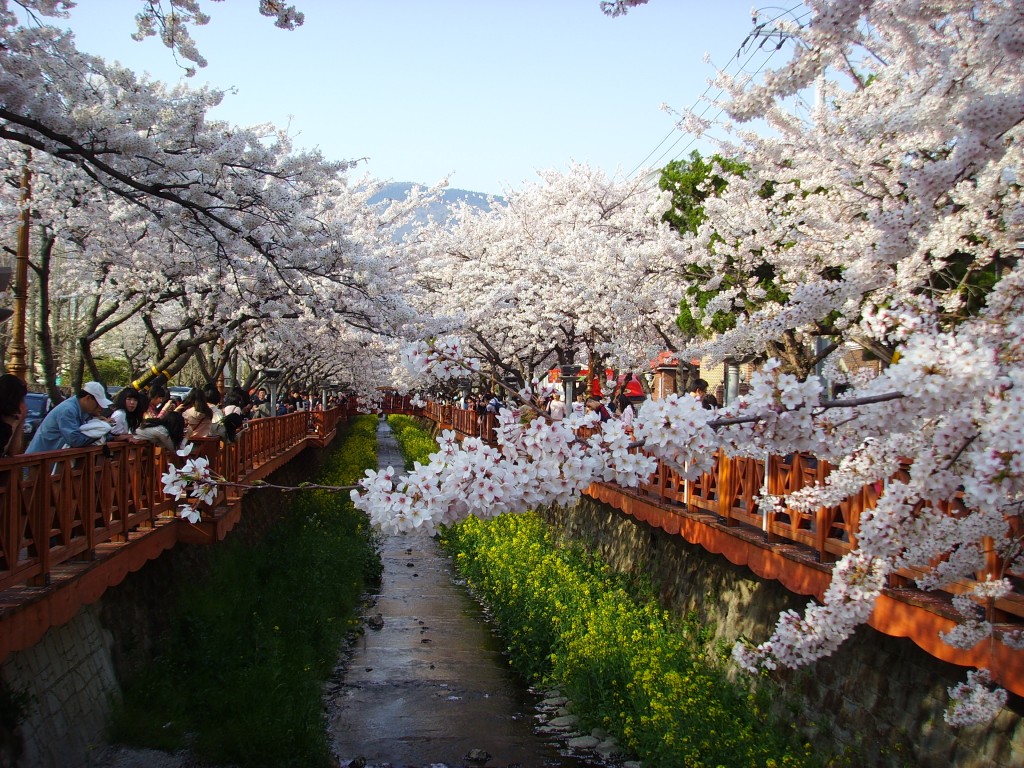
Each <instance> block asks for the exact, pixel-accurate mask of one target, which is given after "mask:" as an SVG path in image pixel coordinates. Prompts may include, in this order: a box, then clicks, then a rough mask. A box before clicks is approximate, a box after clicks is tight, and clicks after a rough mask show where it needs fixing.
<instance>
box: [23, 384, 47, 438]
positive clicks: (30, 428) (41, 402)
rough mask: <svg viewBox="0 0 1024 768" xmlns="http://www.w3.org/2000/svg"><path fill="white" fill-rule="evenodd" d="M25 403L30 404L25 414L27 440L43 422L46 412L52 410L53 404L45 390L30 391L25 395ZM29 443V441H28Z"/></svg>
mask: <svg viewBox="0 0 1024 768" xmlns="http://www.w3.org/2000/svg"><path fill="white" fill-rule="evenodd" d="M25 405H26V406H28V415H26V416H25V426H24V430H25V440H26V441H27V440H31V439H32V436H33V435H35V433H36V430H37V429H39V425H40V424H42V423H43V419H45V418H46V414H48V413H49V412H50V408H52V407H53V404H52V403H51V402H50V398H49V396H48V395H46V394H45V393H43V392H29V393H28V394H27V395H25ZM26 444H27V443H26Z"/></svg>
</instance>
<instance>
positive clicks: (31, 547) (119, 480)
mask: <svg viewBox="0 0 1024 768" xmlns="http://www.w3.org/2000/svg"><path fill="white" fill-rule="evenodd" d="M347 418H348V413H347V412H345V411H342V410H341V409H334V410H331V411H327V412H312V413H306V412H297V413H291V414H288V415H286V416H278V417H275V418H266V419H256V420H253V421H249V422H247V424H246V428H245V429H244V430H243V431H242V432H241V433H240V435H239V438H238V440H237V441H236V442H235V443H233V444H228V443H222V442H220V441H219V440H217V439H214V438H201V439H197V440H195V441H194V445H195V447H194V450H193V455H198V456H205V457H207V458H208V459H209V460H210V467H211V469H212V470H213V472H215V473H216V474H218V475H220V476H222V477H224V478H225V479H227V480H228V481H230V482H233V483H245V482H247V481H250V480H252V479H255V478H256V477H257V476H262V474H265V472H261V470H263V469H264V468H266V467H268V466H270V465H271V464H273V463H274V461H275V460H276V459H278V458H279V457H281V456H284V455H287V454H288V453H289V452H290V451H292V450H295V449H296V448H300V447H305V445H306V442H307V440H308V439H309V438H313V440H315V441H323V440H325V439H327V438H328V437H329V436H330V435H331V434H332V433H333V432H334V430H335V429H336V427H337V424H338V423H339V421H344V420H346V419H347ZM171 461H174V462H175V463H177V464H178V465H179V466H180V464H181V463H183V461H184V460H183V459H180V458H178V457H177V456H167V455H166V454H165V451H164V450H163V449H162V448H159V447H157V446H155V445H153V444H151V443H134V442H121V441H116V442H112V443H109V444H107V445H106V446H103V447H99V446H96V447H90V448H80V449H65V450H59V451H48V452H46V453H33V454H28V455H23V456H14V457H11V458H7V459H2V460H0V590H5V589H8V588H10V587H13V586H18V585H29V586H45V585H46V584H48V583H50V580H51V575H52V574H53V572H54V569H55V568H56V567H58V566H60V565H61V564H63V563H67V562H72V561H82V560H91V559H93V558H94V557H95V556H96V550H97V547H98V546H99V545H101V544H104V543H107V542H113V543H119V542H124V541H126V540H127V539H128V537H129V535H130V534H132V533H133V532H136V531H139V530H143V529H148V528H153V527H154V525H155V524H156V522H157V519H158V518H160V517H168V516H169V514H170V513H172V512H173V511H174V510H175V508H176V504H175V502H174V501H173V500H172V499H170V498H168V497H167V496H165V495H164V493H163V490H162V487H163V486H162V483H161V480H160V476H161V475H162V474H163V473H164V472H165V471H166V468H167V466H168V463H169V462H171ZM275 468H276V467H275ZM241 495H242V491H241V490H240V489H239V488H233V487H228V488H226V489H224V488H222V489H221V490H220V492H219V494H218V497H217V499H216V501H215V503H214V504H213V510H214V511H206V512H204V519H205V518H206V517H208V516H212V515H214V514H215V510H216V509H218V508H221V507H224V506H225V505H232V504H235V503H236V502H237V501H238V500H239V499H240V498H241Z"/></svg>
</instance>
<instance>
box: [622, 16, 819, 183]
mask: <svg viewBox="0 0 1024 768" xmlns="http://www.w3.org/2000/svg"><path fill="white" fill-rule="evenodd" d="M769 7H770V8H771V9H772V10H775V9H776V8H777V7H776V6H769ZM800 7H801V6H800V5H796V6H793V7H792V8H790V9H788V10H787V9H782V8H779V9H778V10H781V11H782V13H780V14H779V15H777V16H774V17H772V18H771V19H768V20H767V21H765V22H762V23H760V24H757V25H755V27H754V29H753V30H752V31H751V32H750V33H749V34H748V35H747V37H746V38H744V40H743V42H742V43H741V44H740V47H739V48H738V49H737V50H736V53H735V54H733V56H732V58H731V59H729V61H728V63H726V65H725V67H724V68H723V69H722V71H723V72H724V71H725V70H726V69H728V68H729V66H730V65H731V64H732V63H733V62H735V61H739V59H740V56H741V55H742V53H743V49H744V48H745V47H746V45H747V43H748V42H749V41H750V40H752V39H757V38H761V40H762V43H761V45H759V46H756V48H754V50H753V51H751V53H750V56H748V57H747V59H746V61H744V62H743V63H742V64H741V65H740V67H739V71H745V70H744V68H745V67H746V66H747V65H748V64H749V63H750V62H751V61H752V60H753V58H754V56H755V55H757V53H758V51H761V50H762V49H763V48H764V44H765V42H767V41H768V40H770V39H772V37H773V35H776V34H777V35H779V42H778V44H777V45H776V46H775V48H774V50H772V51H771V52H770V53H769V54H768V56H767V57H766V58H765V60H764V61H763V62H762V63H761V66H759V67H758V68H757V70H755V71H754V72H753V73H752V74H751V76H752V77H753V76H755V75H757V74H759V73H760V72H761V70H762V69H764V68H765V66H766V65H767V64H768V62H769V61H770V60H771V58H772V56H774V55H775V54H776V53H777V52H778V51H779V49H780V48H781V47H782V45H783V43H784V42H785V39H786V38H785V37H783V36H781V33H780V32H778V31H777V30H774V29H771V30H770V31H769V32H768V33H767V34H762V32H763V31H764V30H765V29H768V28H769V25H772V24H774V23H775V22H776V21H778V20H779V19H781V18H783V17H784V16H787V15H789V16H793V18H794V19H795V20H796V21H797V22H798V23H799V22H800V19H801V18H803V17H806V16H808V15H809V14H810V13H811V12H810V11H806V12H804V13H803V14H801V15H800V16H796V15H794V11H796V10H797V9H799V8H800ZM762 10H765V9H762ZM754 18H755V20H756V18H757V17H756V15H755V17H754ZM713 87H714V86H713V85H712V84H710V83H709V84H708V87H707V88H705V89H704V92H703V93H702V94H701V95H700V96H698V97H697V99H696V101H695V102H694V105H693V107H691V110H690V111H693V110H695V109H696V108H697V106H698V105H699V104H700V102H701V101H702V100H705V99H704V97H705V96H707V95H708V93H709V92H710V91H711V90H712V88H713ZM724 93H725V89H724V88H721V89H719V91H718V93H717V94H716V96H715V97H714V98H715V99H717V98H719V97H720V96H722V94H724ZM713 104H714V99H712V100H707V101H706V103H705V106H704V109H703V110H702V111H701V113H700V114H699V115H698V117H704V115H706V114H707V113H708V111H709V110H710V109H711V108H712V106H713ZM723 111H724V109H723V108H719V110H718V112H717V113H716V114H715V116H714V117H713V118H712V122H713V121H715V120H717V119H718V118H719V117H720V116H721V115H722V112H723ZM676 130H677V129H676V128H672V129H671V130H669V132H668V134H666V136H665V137H664V138H663V139H662V140H661V141H659V142H658V144H657V146H655V147H654V149H652V150H651V151H650V152H648V153H647V155H646V156H645V157H644V159H643V160H641V161H640V162H639V163H638V164H637V165H636V166H635V167H634V168H633V170H631V171H630V172H629V174H627V176H626V178H627V179H630V178H632V177H633V175H634V174H635V173H636V172H637V171H638V170H640V169H641V168H643V167H644V165H645V164H646V163H647V161H648V160H649V159H650V158H651V156H652V155H654V153H655V152H657V151H658V150H659V149H660V148H661V146H662V145H663V144H664V143H665V142H666V141H668V139H669V138H670V137H671V136H672V134H673V133H675V132H676ZM686 136H687V134H686V133H681V135H680V136H679V137H678V138H677V139H676V140H675V141H674V142H673V143H672V144H671V145H670V146H669V147H668V149H666V150H665V151H663V152H662V153H661V154H660V155H658V157H657V159H656V160H655V161H654V163H652V165H653V166H655V167H658V165H659V163H660V162H661V160H662V159H663V158H664V157H665V156H666V155H668V154H669V153H670V152H672V150H673V149H675V147H676V146H677V145H678V144H679V142H680V141H682V140H683V139H684V138H686ZM696 140H697V139H696V137H691V139H690V141H689V142H688V143H687V144H686V145H685V146H684V147H683V148H682V150H680V151H679V152H678V153H677V154H676V155H675V156H674V157H673V158H672V159H673V160H675V159H678V158H679V157H680V156H682V154H683V153H684V152H685V151H686V150H687V149H689V148H690V147H691V146H692V145H693V143H694V142H695V141H696Z"/></svg>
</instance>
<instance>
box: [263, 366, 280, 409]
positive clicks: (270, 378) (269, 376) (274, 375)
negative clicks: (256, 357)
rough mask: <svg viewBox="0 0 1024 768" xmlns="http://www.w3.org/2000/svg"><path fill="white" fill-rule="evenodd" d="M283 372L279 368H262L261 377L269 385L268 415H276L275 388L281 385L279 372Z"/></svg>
mask: <svg viewBox="0 0 1024 768" xmlns="http://www.w3.org/2000/svg"><path fill="white" fill-rule="evenodd" d="M282 373H284V371H282V370H281V369H280V368H264V369H263V378H264V379H265V380H266V382H267V386H268V387H270V415H271V416H277V388H278V387H279V386H281V374H282Z"/></svg>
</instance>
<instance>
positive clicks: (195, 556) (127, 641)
mask: <svg viewBox="0 0 1024 768" xmlns="http://www.w3.org/2000/svg"><path fill="white" fill-rule="evenodd" d="M326 450H329V449H326ZM326 450H317V449H313V448H308V449H306V450H305V451H304V452H303V453H302V454H300V456H301V461H300V460H295V461H292V462H291V463H290V464H289V465H287V466H285V467H282V468H281V469H280V470H278V471H277V472H275V473H274V474H273V475H272V476H271V477H270V478H268V479H269V480H270V482H272V483H277V484H281V485H296V484H298V483H300V482H302V481H303V480H307V479H309V478H310V477H311V476H313V475H314V474H315V473H316V472H317V471H318V469H319V467H320V465H321V464H322V463H323V460H324V457H325V455H326ZM286 499H287V497H286V496H285V495H284V494H282V493H280V492H278V491H273V490H260V491H251V492H249V493H248V494H247V495H246V497H245V499H244V500H243V504H244V510H243V513H242V517H241V520H240V521H239V523H238V525H237V526H235V528H234V529H232V531H231V532H230V533H229V534H228V539H229V540H231V541H241V542H245V543H255V542H256V541H259V540H260V539H261V538H262V537H263V535H264V534H265V533H266V531H267V530H269V528H270V527H271V526H272V525H273V524H274V522H275V521H276V520H277V519H278V518H279V517H280V516H281V515H282V514H283V513H284V512H285V511H287V509H288V508H289V504H288V503H287V500H286ZM216 546H218V545H216V544H214V545H212V546H203V545H188V544H179V545H177V546H176V547H174V548H173V549H171V550H169V551H167V552H165V553H163V554H162V555H161V556H160V557H159V558H157V559H156V560H152V561H150V562H149V563H147V564H146V565H145V566H144V567H142V568H141V569H139V570H138V571H137V572H135V573H131V574H129V575H128V576H127V577H126V578H125V580H124V581H123V582H121V583H120V584H118V585H117V586H115V587H112V588H111V589H109V590H107V592H106V593H105V594H104V595H103V597H102V598H101V599H100V601H99V602H97V603H94V604H93V605H89V606H85V607H84V608H82V610H80V611H79V612H78V613H77V614H76V615H75V618H74V619H72V620H71V621H70V622H68V623H67V624H64V625H62V626H59V627H54V628H52V629H51V630H50V631H48V632H47V633H46V634H45V635H44V636H43V637H42V639H41V640H40V641H39V642H38V643H36V644H35V645H34V646H33V647H31V648H28V649H26V650H24V651H21V652H18V653H12V654H11V655H10V656H9V657H8V658H7V659H6V660H5V661H4V662H3V664H2V665H0V768H8V767H11V768H13V767H14V766H20V767H21V768H81V767H82V766H88V765H90V764H91V763H90V756H91V755H93V754H95V753H96V752H97V751H98V750H99V748H100V747H102V746H103V745H104V744H105V731H106V728H107V724H108V721H109V718H110V713H111V710H112V707H113V704H114V702H115V701H116V700H117V699H118V698H119V697H120V695H121V688H120V683H119V681H120V680H122V679H125V677H126V676H127V675H130V674H131V673H132V672H133V671H135V670H137V669H139V668H140V667H141V666H142V665H144V664H146V663H148V661H149V660H150V659H152V658H153V655H154V653H155V652H156V651H157V650H158V649H157V648H156V644H157V643H159V641H160V637H161V635H162V633H163V630H164V629H165V628H166V627H167V622H168V616H169V613H170V608H171V607H172V606H173V601H174V597H175V591H176V588H177V587H180V586H187V584H188V582H189V581H190V580H193V579H201V578H202V576H203V574H204V573H206V571H207V568H208V567H209V558H210V555H211V553H212V552H213V551H214V549H215V548H216ZM2 630H3V627H2V624H0V631H2Z"/></svg>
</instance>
